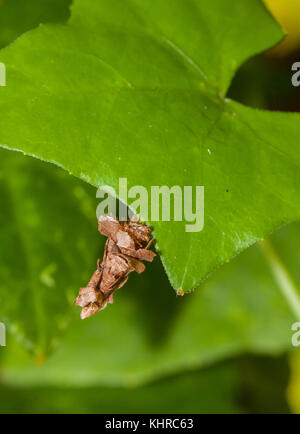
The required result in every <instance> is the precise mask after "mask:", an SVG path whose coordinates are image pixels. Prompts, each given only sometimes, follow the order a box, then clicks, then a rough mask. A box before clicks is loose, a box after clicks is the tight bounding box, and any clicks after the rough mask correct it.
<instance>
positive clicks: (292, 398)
mask: <svg viewBox="0 0 300 434" xmlns="http://www.w3.org/2000/svg"><path fill="white" fill-rule="evenodd" d="M290 366H291V378H290V383H289V387H288V391H287V399H288V402H289V405H290V407H291V410H292V412H293V413H295V414H300V352H296V353H294V354H292V355H291V362H290Z"/></svg>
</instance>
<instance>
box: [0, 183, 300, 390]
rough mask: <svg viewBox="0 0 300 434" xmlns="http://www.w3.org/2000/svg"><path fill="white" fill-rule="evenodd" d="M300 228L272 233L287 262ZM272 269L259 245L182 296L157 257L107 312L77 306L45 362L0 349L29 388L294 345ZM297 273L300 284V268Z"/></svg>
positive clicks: (135, 375) (104, 381)
mask: <svg viewBox="0 0 300 434" xmlns="http://www.w3.org/2000/svg"><path fill="white" fill-rule="evenodd" d="M70 179H71V178H70ZM299 230H300V226H299V225H298V224H295V225H294V226H291V227H287V228H285V229H284V230H283V231H281V233H279V234H278V235H276V236H275V238H273V239H272V243H273V244H274V246H276V245H277V244H278V243H279V244H278V245H281V246H282V247H281V249H282V250H280V251H282V252H283V253H284V256H282V255H281V254H280V257H281V263H282V269H283V268H285V269H286V270H291V271H292V270H293V268H294V266H295V264H296V261H297V258H298V250H297V249H289V245H290V240H297V239H299ZM78 266H79V265H78ZM81 268H84V267H81ZM271 270H272V269H271V268H270V267H269V256H268V252H267V251H266V250H265V249H263V248H262V247H261V246H253V247H252V248H251V249H249V250H248V251H247V252H245V253H243V254H242V255H240V256H239V257H238V258H236V259H235V260H234V261H232V263H230V264H228V265H226V266H224V267H222V268H221V269H220V270H218V272H216V273H215V275H214V276H213V277H212V278H210V279H209V280H208V281H207V282H206V283H205V284H203V286H202V287H201V290H199V291H196V292H195V293H193V294H191V295H190V296H189V297H179V298H177V299H176V298H175V297H174V294H173V292H172V290H171V286H170V284H169V283H168V281H167V278H166V276H165V274H164V272H163V269H162V266H161V265H160V263H159V261H156V262H154V263H153V266H152V267H148V268H147V270H146V272H145V273H144V274H143V275H141V276H131V278H130V280H129V282H128V284H127V288H126V290H124V289H122V290H121V291H118V292H117V293H116V298H115V304H114V305H113V306H111V307H109V308H107V309H106V310H104V311H103V312H101V314H100V315H96V316H95V317H93V318H91V319H90V320H88V321H84V322H82V321H80V319H79V316H78V311H76V312H74V316H73V320H72V322H71V323H70V326H69V328H68V330H67V332H66V336H65V339H64V341H63V345H60V346H59V347H58V349H57V351H56V352H55V354H53V356H52V357H51V358H49V359H48V360H47V361H46V362H45V364H44V365H43V366H39V367H37V366H36V365H34V363H33V361H32V358H31V357H30V356H28V355H27V354H26V352H25V351H24V349H22V347H21V346H20V345H18V344H17V343H15V342H14V341H13V340H12V339H10V340H9V342H8V344H7V347H6V348H4V349H3V351H1V355H2V364H1V366H2V375H3V378H5V381H6V383H7V384H10V385H15V386H22V387H24V386H29V387H30V386H33V385H36V386H37V385H46V386H58V387H62V386H77V387H78V386H80V387H83V386H85V387H94V386H102V385H108V386H111V385H114V386H124V385H126V386H134V385H137V384H140V383H144V382H146V381H150V380H152V379H154V378H158V377H161V376H162V375H166V374H174V373H177V372H180V371H182V370H183V369H195V368H199V367H200V366H205V365H207V364H210V363H212V362H214V361H217V360H220V359H223V358H225V357H230V356H232V355H236V354H240V353H244V352H250V353H253V352H257V353H262V354H277V353H280V352H282V351H284V350H285V349H290V348H291V324H293V322H294V321H295V319H294V316H293V315H292V314H291V311H290V309H289V306H288V304H287V303H286V301H285V298H284V296H283V295H282V293H281V291H280V282H279V281H278V280H276V279H275V278H274V274H273V272H272V271H271ZM294 278H295V286H296V285H298V287H299V286H300V276H299V273H298V274H295V276H294Z"/></svg>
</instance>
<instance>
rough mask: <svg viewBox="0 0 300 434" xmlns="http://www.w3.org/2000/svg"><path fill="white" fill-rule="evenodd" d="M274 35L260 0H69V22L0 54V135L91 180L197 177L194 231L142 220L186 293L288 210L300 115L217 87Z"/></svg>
mask: <svg viewBox="0 0 300 434" xmlns="http://www.w3.org/2000/svg"><path fill="white" fill-rule="evenodd" d="M254 28H255V32H253V29H254ZM281 36H282V32H281V30H280V28H279V26H278V24H277V23H276V22H275V21H274V20H273V18H271V16H270V15H269V14H268V12H267V11H266V9H265V8H264V6H263V5H262V4H261V2H260V1H258V0H257V1H255V0H247V1H245V2H243V7H241V6H240V1H239V0H234V1H230V8H229V7H228V4H227V3H226V2H224V1H223V0H213V1H211V2H209V4H207V3H206V2H203V1H201V0H197V1H185V2H182V1H181V0H176V1H172V2H171V1H164V2H163V4H162V3H161V2H158V1H157V2H156V1H155V2H153V0H151V2H150V0H149V1H145V0H143V1H140V0H135V1H127V0H126V1H118V0H114V7H112V6H111V1H106V0H103V1H101V2H94V1H92V0H76V1H75V3H74V6H73V14H72V18H71V21H70V22H69V23H68V25H45V26H41V27H40V28H39V29H37V30H34V31H32V32H29V33H27V34H26V35H25V36H23V37H22V38H20V39H19V40H18V41H17V42H16V43H14V44H12V45H11V46H10V47H8V48H6V49H5V50H4V51H3V52H2V54H1V60H2V61H3V62H4V63H5V64H6V65H7V74H8V86H7V87H6V88H2V89H1V102H0V115H1V119H2V121H3V123H4V124H5V128H4V129H3V130H1V132H0V143H1V144H2V145H3V146H5V147H8V148H10V149H20V150H22V151H23V152H25V153H27V154H31V155H34V156H37V157H39V158H42V159H44V160H47V161H51V162H55V163H57V164H59V165H60V166H62V167H64V168H65V169H67V170H68V171H69V172H71V173H73V174H74V175H76V176H78V177H80V178H82V179H84V180H85V181H88V182H89V183H91V184H92V185H94V186H100V185H102V184H108V185H111V186H112V187H116V186H117V184H118V178H119V177H122V176H125V177H127V178H128V184H129V187H130V186H132V185H143V186H145V187H150V186H151V185H169V186H172V185H180V186H184V185H204V186H205V228H204V230H203V231H202V232H200V233H190V234H187V233H186V232H185V222H178V223H174V222H158V223H154V229H155V237H156V240H157V248H158V249H159V252H160V254H161V258H162V261H163V264H164V267H165V270H166V272H167V274H168V277H169V279H170V281H171V283H172V286H173V287H174V288H175V289H179V288H182V289H184V290H185V291H188V290H190V289H192V288H195V287H197V286H198V285H199V283H200V281H201V280H202V279H203V278H205V277H206V276H207V275H208V274H209V273H210V272H211V271H212V270H214V269H215V268H216V267H218V266H219V265H220V264H222V263H224V262H226V261H227V260H229V259H231V258H232V257H233V256H235V255H236V254H237V253H239V252H241V251H242V250H244V249H245V248H246V247H248V246H250V245H251V244H253V243H254V242H255V241H257V240H258V239H261V238H263V237H264V236H265V235H267V234H268V233H270V232H271V231H273V230H274V229H275V228H276V227H278V226H281V225H282V224H284V223H287V222H290V221H293V220H295V219H296V218H299V215H300V212H299V194H298V191H299V187H300V186H299V176H298V166H299V138H298V123H299V116H298V115H291V114H279V113H268V112H263V111H258V110H253V109H250V108H247V107H244V106H242V105H240V104H237V103H235V102H233V101H231V100H228V99H226V98H225V94H226V91H227V89H228V86H229V84H230V80H231V78H232V76H233V74H234V73H235V71H236V69H237V68H238V66H239V65H240V64H241V63H242V62H243V61H244V60H245V59H246V58H248V57H249V56H251V55H254V54H255V53H257V52H259V51H262V50H264V49H266V48H268V47H269V46H271V45H274V44H275V43H276V42H277V41H278V40H279V39H280V38H281ZM16 125H17V126H18V128H16ZM279 176H280V182H278V177H279Z"/></svg>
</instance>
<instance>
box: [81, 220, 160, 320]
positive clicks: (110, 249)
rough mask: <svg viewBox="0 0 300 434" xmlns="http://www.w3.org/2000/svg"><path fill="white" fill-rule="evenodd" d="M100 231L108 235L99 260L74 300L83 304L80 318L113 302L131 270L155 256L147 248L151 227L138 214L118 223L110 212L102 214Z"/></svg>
mask: <svg viewBox="0 0 300 434" xmlns="http://www.w3.org/2000/svg"><path fill="white" fill-rule="evenodd" d="M99 232H100V233H101V234H103V235H105V236H106V237H107V241H106V244H105V249H104V257H103V261H102V263H101V262H100V260H99V259H98V263H97V265H98V267H97V270H96V271H95V273H94V274H93V276H92V278H91V280H90V282H89V283H88V285H87V286H86V287H85V288H81V289H80V291H79V295H78V297H77V298H76V300H75V304H76V305H77V306H80V307H82V311H81V315H80V316H81V319H85V318H88V317H90V316H92V315H94V314H95V313H97V312H99V311H100V310H103V309H105V308H106V306H107V304H113V301H114V292H115V291H116V290H117V289H120V288H122V286H123V285H124V284H125V283H126V282H127V280H128V276H129V274H130V273H131V272H133V271H136V272H137V273H139V274H141V273H142V272H143V271H144V270H145V268H146V267H145V265H144V264H143V262H142V261H148V262H152V261H153V259H154V257H155V256H156V255H155V253H154V252H152V251H151V250H148V249H149V247H150V246H151V244H152V241H153V239H152V238H151V232H152V228H151V227H150V226H147V225H146V224H144V223H140V222H139V218H138V217H137V216H133V217H132V218H131V220H128V221H121V222H119V221H118V220H117V219H116V218H115V217H113V216H112V215H107V216H101V217H100V219H99Z"/></svg>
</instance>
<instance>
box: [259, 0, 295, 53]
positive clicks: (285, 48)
mask: <svg viewBox="0 0 300 434" xmlns="http://www.w3.org/2000/svg"><path fill="white" fill-rule="evenodd" d="M264 2H265V4H266V6H267V7H268V8H269V10H270V11H271V12H272V13H273V15H274V16H275V18H276V19H277V21H279V23H280V24H281V26H282V27H283V30H284V31H285V33H287V36H286V38H285V39H284V41H283V42H281V43H280V44H279V45H278V46H277V47H275V48H273V49H272V50H271V51H270V55H273V56H280V57H284V56H288V55H290V54H291V53H292V52H293V51H295V50H297V49H298V48H300V1H299V0H264Z"/></svg>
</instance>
